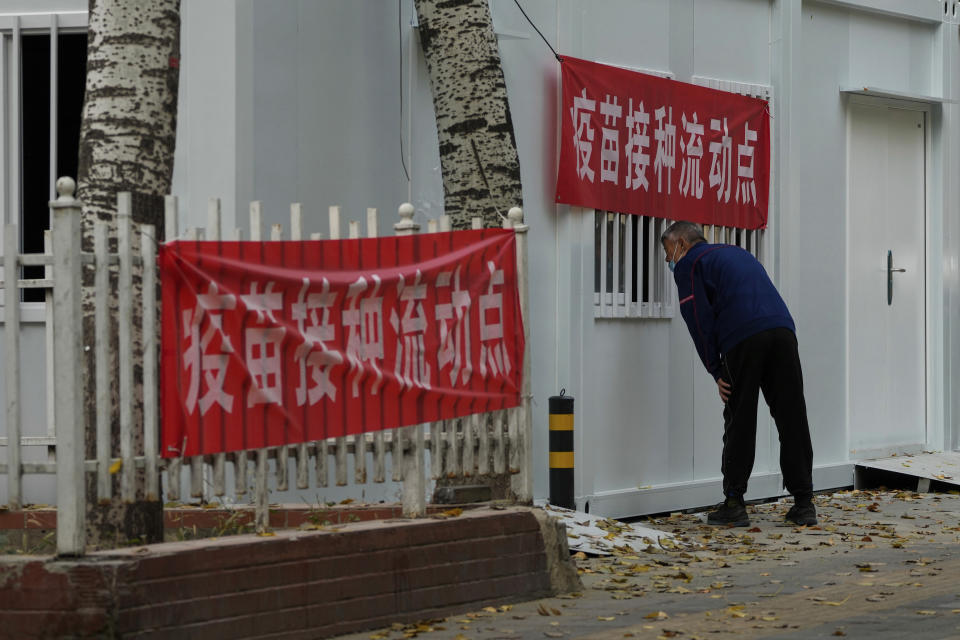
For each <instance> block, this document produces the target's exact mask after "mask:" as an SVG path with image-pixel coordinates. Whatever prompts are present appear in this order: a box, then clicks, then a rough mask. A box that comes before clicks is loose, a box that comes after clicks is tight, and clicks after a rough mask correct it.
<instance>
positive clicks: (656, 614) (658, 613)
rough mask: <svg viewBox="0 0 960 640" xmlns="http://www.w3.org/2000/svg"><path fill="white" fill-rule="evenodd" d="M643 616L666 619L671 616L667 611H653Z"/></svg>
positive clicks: (649, 618) (645, 617) (648, 618)
mask: <svg viewBox="0 0 960 640" xmlns="http://www.w3.org/2000/svg"><path fill="white" fill-rule="evenodd" d="M643 617H644V619H646V620H666V619H667V618H669V617H670V616H668V615H667V612H666V611H654V612H653V613H648V614H647V615H645V616H643Z"/></svg>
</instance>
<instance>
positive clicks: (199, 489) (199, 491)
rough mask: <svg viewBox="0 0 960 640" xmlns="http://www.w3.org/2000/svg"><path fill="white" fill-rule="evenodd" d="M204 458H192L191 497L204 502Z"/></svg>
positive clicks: (200, 235) (197, 234) (193, 232)
mask: <svg viewBox="0 0 960 640" xmlns="http://www.w3.org/2000/svg"><path fill="white" fill-rule="evenodd" d="M187 239H188V240H203V239H204V231H203V229H196V228H190V229H187ZM203 466H204V461H203V456H192V457H191V458H190V497H191V498H200V499H201V500H203V497H204V496H203Z"/></svg>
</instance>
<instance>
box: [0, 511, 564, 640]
mask: <svg viewBox="0 0 960 640" xmlns="http://www.w3.org/2000/svg"><path fill="white" fill-rule="evenodd" d="M538 517H539V518H540V519H541V520H542V514H541V515H539V516H538V515H535V513H534V510H532V509H527V508H522V507H511V508H507V509H502V510H496V509H488V508H481V509H476V510H473V511H468V512H464V513H463V515H461V516H459V517H455V518H447V519H434V518H423V519H418V520H402V521H397V520H391V521H369V522H356V523H351V524H345V525H337V526H335V527H329V528H327V529H325V530H320V531H289V530H288V531H280V532H277V533H276V534H275V535H272V536H268V537H258V536H254V535H238V536H228V537H223V538H218V539H215V540H192V541H185V542H174V543H164V544H157V545H148V546H142V547H136V548H130V549H125V550H114V551H103V552H95V553H92V554H90V555H88V556H86V557H84V558H82V559H78V560H50V559H42V558H36V557H34V558H27V557H15V556H13V557H11V556H7V557H6V558H4V561H3V562H2V563H0V619H3V621H4V624H3V626H2V629H0V635H2V636H3V637H17V638H52V637H61V636H63V635H69V636H71V637H120V636H122V637H124V638H128V637H131V638H132V637H135V638H153V637H156V638H160V637H171V636H172V635H176V637H191V638H192V637H197V638H204V639H207V638H255V637H259V636H266V635H270V634H281V635H283V637H285V638H317V637H327V636H332V635H338V634H342V633H347V632H351V631H358V630H361V629H366V628H373V627H377V626H382V625H385V624H389V623H392V622H408V621H414V620H420V619H424V618H428V617H435V616H444V615H449V614H453V613H458V612H464V611H469V610H471V609H473V608H476V607H478V606H481V605H483V606H486V605H490V604H495V603H502V602H510V601H518V600H525V599H531V598H536V597H540V596H543V595H548V594H550V593H552V592H553V590H554V587H552V586H551V578H550V570H551V569H550V566H551V565H552V564H553V565H555V564H556V558H557V557H561V556H562V551H564V550H565V549H564V550H559V549H550V548H546V547H545V544H544V533H543V531H544V529H543V528H542V524H541V522H539V521H538ZM547 537H548V538H551V536H549V535H548V536H547ZM564 538H565V536H564ZM563 543H564V546H565V539H564V540H563Z"/></svg>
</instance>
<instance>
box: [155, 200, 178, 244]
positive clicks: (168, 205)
mask: <svg viewBox="0 0 960 640" xmlns="http://www.w3.org/2000/svg"><path fill="white" fill-rule="evenodd" d="M177 206H178V203H177V196H164V197H163V238H162V240H164V241H165V242H167V241H170V240H176V239H177V236H178V235H179V231H178V223H179V221H178V219H177V218H178V215H177ZM157 240H158V241H159V240H161V238H157Z"/></svg>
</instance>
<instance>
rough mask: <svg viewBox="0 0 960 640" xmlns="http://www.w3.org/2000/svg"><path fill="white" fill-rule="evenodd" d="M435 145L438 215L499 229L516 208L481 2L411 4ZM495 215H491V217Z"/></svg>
mask: <svg viewBox="0 0 960 640" xmlns="http://www.w3.org/2000/svg"><path fill="white" fill-rule="evenodd" d="M414 4H415V5H416V10H417V20H418V22H419V23H420V29H419V33H420V44H421V47H422V48H423V55H424V59H425V60H426V63H427V71H428V72H429V75H430V87H431V90H432V92H433V107H434V111H435V112H436V118H437V133H438V135H439V139H440V140H439V141H440V170H441V173H442V174H443V195H444V213H446V214H448V215H449V216H450V217H451V223H452V225H453V227H454V228H455V229H468V228H470V219H471V218H472V217H474V216H482V217H483V220H484V226H485V227H491V226H496V227H499V226H500V223H501V217H500V216H501V215H503V216H506V215H507V211H508V210H509V209H510V207H521V206H523V202H522V200H523V194H522V190H521V183H520V161H519V158H518V157H517V144H516V140H515V138H514V132H513V122H512V121H511V119H510V106H509V104H508V102H507V85H506V83H505V82H504V78H503V70H502V69H501V67H500V52H499V50H498V48H497V37H496V35H495V34H494V32H493V22H492V20H491V17H490V7H489V5H488V4H487V0H414ZM498 211H499V214H498Z"/></svg>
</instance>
